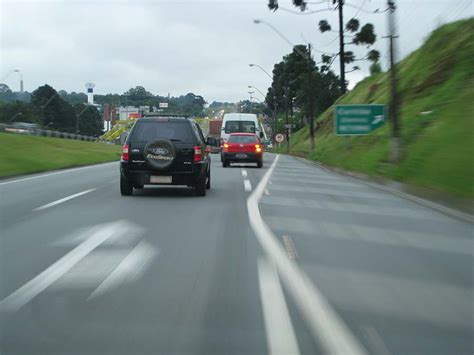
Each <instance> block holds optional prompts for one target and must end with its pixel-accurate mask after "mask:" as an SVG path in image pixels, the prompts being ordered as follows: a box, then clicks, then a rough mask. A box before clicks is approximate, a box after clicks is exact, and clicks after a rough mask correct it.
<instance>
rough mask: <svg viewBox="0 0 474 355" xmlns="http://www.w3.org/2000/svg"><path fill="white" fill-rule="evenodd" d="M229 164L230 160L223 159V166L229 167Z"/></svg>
mask: <svg viewBox="0 0 474 355" xmlns="http://www.w3.org/2000/svg"><path fill="white" fill-rule="evenodd" d="M228 166H229V162H228V161H227V160H225V159H222V167H223V168H227V167H228Z"/></svg>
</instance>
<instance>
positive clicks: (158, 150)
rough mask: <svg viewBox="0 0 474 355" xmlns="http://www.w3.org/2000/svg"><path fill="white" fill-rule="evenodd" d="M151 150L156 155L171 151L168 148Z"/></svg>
mask: <svg viewBox="0 0 474 355" xmlns="http://www.w3.org/2000/svg"><path fill="white" fill-rule="evenodd" d="M150 152H152V153H153V154H156V155H167V154H168V153H169V152H170V151H169V150H168V149H166V148H151V149H150Z"/></svg>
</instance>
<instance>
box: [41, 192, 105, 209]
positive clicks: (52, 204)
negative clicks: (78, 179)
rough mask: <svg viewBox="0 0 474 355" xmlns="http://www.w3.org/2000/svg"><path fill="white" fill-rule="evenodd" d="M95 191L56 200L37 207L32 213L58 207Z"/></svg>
mask: <svg viewBox="0 0 474 355" xmlns="http://www.w3.org/2000/svg"><path fill="white" fill-rule="evenodd" d="M95 190H97V189H95V188H94V189H89V190H85V191H82V192H78V193H77V194H74V195H70V196H67V197H64V198H60V199H59V200H56V201H53V202H50V203H47V204H46V205H43V206H40V207H37V208H35V209H34V210H33V211H34V212H36V211H42V210H45V209H47V208H49V207H53V206H56V205H59V204H60V203H63V202H66V201H69V200H72V199H73V198H76V197H79V196H82V195H85V194H88V193H89V192H92V191H95Z"/></svg>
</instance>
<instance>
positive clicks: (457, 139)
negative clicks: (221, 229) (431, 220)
mask: <svg viewBox="0 0 474 355" xmlns="http://www.w3.org/2000/svg"><path fill="white" fill-rule="evenodd" d="M473 29H474V19H473V18H470V19H467V20H462V21H457V22H454V23H451V24H447V25H444V26H442V27H440V28H438V29H436V30H435V31H434V32H433V33H432V34H431V36H430V37H429V38H428V39H427V40H426V42H425V43H424V44H423V45H422V46H421V47H420V48H419V49H418V50H416V51H415V52H413V53H411V54H410V55H409V56H408V57H407V58H405V59H404V60H402V61H401V62H399V63H398V65H397V67H398V73H399V91H400V94H401V100H402V105H401V110H400V122H401V138H402V144H403V156H402V159H401V161H400V163H399V164H391V163H390V162H389V148H390V147H389V137H390V133H391V131H390V124H389V123H386V124H385V125H384V126H383V127H381V128H379V129H377V130H375V131H373V132H372V133H370V134H368V135H366V136H336V135H335V134H334V132H333V127H334V121H333V119H334V106H331V107H330V108H329V109H327V110H326V111H325V112H324V113H323V114H321V115H320V116H319V117H318V118H317V121H318V128H317V131H316V141H315V142H316V147H315V149H314V150H311V148H310V141H309V130H308V127H305V128H303V129H301V130H299V131H298V132H296V133H295V134H294V135H293V136H292V139H291V153H292V154H295V155H300V156H304V157H307V158H310V159H312V160H317V161H320V162H322V163H324V164H327V165H331V166H337V167H341V168H343V169H346V170H351V171H358V172H362V173H366V174H369V175H373V176H381V177H386V178H389V179H394V180H399V181H403V182H406V183H410V184H412V185H416V186H421V187H426V188H429V189H433V190H438V191H442V192H448V193H451V194H454V195H458V196H461V197H469V198H472V197H474V188H473V181H474V164H473V157H474V154H473V153H474V140H473V133H474V129H473V128H474V81H473V79H474V41H473V33H474V31H473ZM388 101H389V75H388V73H378V74H375V75H372V76H370V77H368V78H366V79H364V80H363V81H361V82H360V83H358V84H357V86H356V87H355V88H354V89H353V90H351V91H350V92H348V93H347V94H346V95H344V96H343V97H341V98H339V99H338V100H337V101H336V102H335V104H334V105H337V104H362V103H365V104H388ZM283 148H284V146H282V149H281V151H282V152H285V151H286V150H285V149H283Z"/></svg>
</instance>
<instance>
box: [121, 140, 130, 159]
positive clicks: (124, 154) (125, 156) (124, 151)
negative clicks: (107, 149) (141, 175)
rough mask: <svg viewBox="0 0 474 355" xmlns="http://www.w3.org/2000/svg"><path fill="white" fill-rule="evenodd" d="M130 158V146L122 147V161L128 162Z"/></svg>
mask: <svg viewBox="0 0 474 355" xmlns="http://www.w3.org/2000/svg"><path fill="white" fill-rule="evenodd" d="M128 159H129V156H128V144H125V145H124V146H123V147H122V160H123V161H128Z"/></svg>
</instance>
